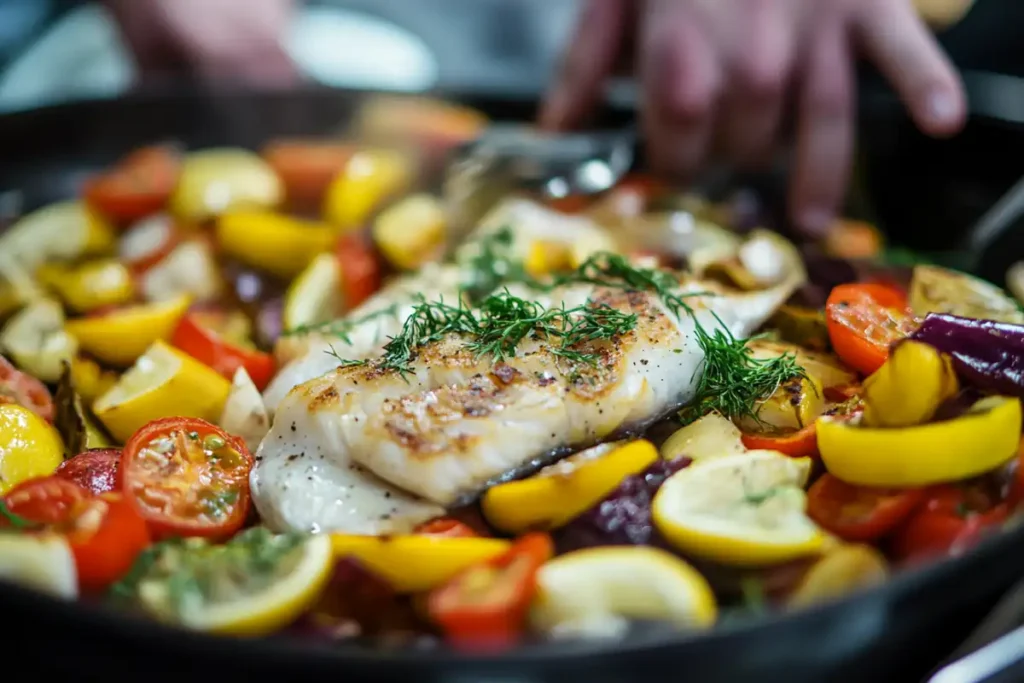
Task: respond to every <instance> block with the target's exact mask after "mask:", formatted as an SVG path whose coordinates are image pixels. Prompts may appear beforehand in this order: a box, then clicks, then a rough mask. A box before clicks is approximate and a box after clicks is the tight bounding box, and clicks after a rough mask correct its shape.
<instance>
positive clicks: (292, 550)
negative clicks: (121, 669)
mask: <svg viewBox="0 0 1024 683" xmlns="http://www.w3.org/2000/svg"><path fill="white" fill-rule="evenodd" d="M333 566H334V562H333V555H332V553H331V540H330V538H328V537H327V536H324V535H304V534H301V535H300V534H280V535H275V534H273V533H271V532H270V531H268V530H267V529H264V528H261V527H254V528H252V529H248V530H246V531H244V532H242V533H241V534H239V535H238V536H236V537H234V538H233V539H231V540H230V541H228V542H227V543H226V544H223V545H215V544H210V543H208V542H207V541H205V540H202V539H187V540H184V541H182V540H172V541H165V542H163V543H160V544H157V545H156V546H153V547H151V548H150V549H149V550H147V551H146V552H145V553H144V554H143V556H142V557H140V558H139V560H138V561H137V563H136V567H135V568H134V569H133V570H132V573H131V574H129V578H127V579H125V580H124V581H122V582H121V583H120V584H118V585H117V586H115V589H114V590H115V594H117V595H120V596H122V597H128V598H130V599H132V600H133V601H134V602H135V603H137V604H138V606H140V607H141V608H142V609H143V610H145V611H146V612H148V613H150V614H151V615H153V616H154V617H156V618H158V619H160V620H162V621H168V622H172V623H178V624H181V625H182V626H186V627H188V628H192V629H195V630H198V631H207V632H210V633H220V634H223V635H233V636H262V635H267V634H269V633H273V632H275V631H277V630H278V629H280V628H281V627H283V626H286V625H288V624H289V623H291V622H292V621H294V620H295V618H296V617H298V616H299V615H300V614H302V612H304V611H305V610H306V609H307V608H308V607H309V605H310V604H312V603H313V601H314V600H316V599H317V597H319V595H320V592H321V591H322V590H323V587H324V585H325V584H326V583H327V580H328V579H329V578H330V573H331V569H332V567H333Z"/></svg>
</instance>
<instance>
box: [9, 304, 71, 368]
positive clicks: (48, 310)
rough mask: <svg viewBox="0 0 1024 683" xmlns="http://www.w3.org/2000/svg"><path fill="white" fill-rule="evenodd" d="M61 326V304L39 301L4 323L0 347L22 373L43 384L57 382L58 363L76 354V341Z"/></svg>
mask: <svg viewBox="0 0 1024 683" xmlns="http://www.w3.org/2000/svg"><path fill="white" fill-rule="evenodd" d="M64 325H65V323H64V311H63V310H62V309H61V306H60V304H59V303H57V302H56V301H53V300H52V299H39V300H37V301H35V302H33V303H31V304H29V305H28V306H26V307H25V308H23V309H22V310H21V311H19V312H18V313H17V314H16V315H15V316H14V317H12V318H11V319H10V320H9V321H8V322H7V325H6V326H5V327H4V328H3V331H2V332H0V346H2V347H3V349H4V350H5V351H6V353H7V354H8V355H9V356H10V357H11V358H12V359H13V360H14V362H15V363H17V364H18V366H19V367H21V368H22V369H23V370H25V372H28V373H30V374H31V375H33V376H34V377H37V378H38V379H40V380H42V381H44V382H56V381H57V379H58V378H59V377H60V375H61V369H62V365H61V364H62V363H64V362H66V361H69V360H71V359H72V358H74V357H75V353H76V352H77V351H78V340H77V339H76V338H75V337H74V336H73V335H72V334H69V333H68V331H67V330H66V329H65V326H64Z"/></svg>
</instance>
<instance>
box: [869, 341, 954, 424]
mask: <svg viewBox="0 0 1024 683" xmlns="http://www.w3.org/2000/svg"><path fill="white" fill-rule="evenodd" d="M959 388H960V387H959V382H957V379H956V372H955V371H954V370H953V359H951V358H950V357H949V356H947V355H945V354H944V353H941V352H940V351H938V350H937V349H936V348H935V347H934V346H930V345H928V344H925V343H924V342H919V341H914V340H906V341H903V342H900V343H899V344H897V345H896V347H895V348H893V349H892V350H891V351H890V352H889V359H888V360H887V361H886V362H885V364H884V365H882V367H880V368H879V369H878V370H877V371H875V373H874V374H872V375H871V376H870V377H868V378H867V379H866V380H864V392H863V394H862V398H863V400H864V418H863V420H864V421H863V423H862V424H863V425H864V426H865V427H910V426H913V425H917V424H922V423H924V422H927V421H928V420H930V419H931V418H932V416H933V415H935V411H936V410H938V408H939V406H940V405H942V402H943V401H945V400H946V399H949V398H952V397H953V396H955V395H956V393H957V391H958V390H959Z"/></svg>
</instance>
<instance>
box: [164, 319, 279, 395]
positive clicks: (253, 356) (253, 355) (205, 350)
mask: <svg viewBox="0 0 1024 683" xmlns="http://www.w3.org/2000/svg"><path fill="white" fill-rule="evenodd" d="M208 319H209V315H208V314H204V313H198V312H194V313H189V314H188V315H186V316H185V317H184V318H182V319H181V322H180V323H178V327H177V329H175V331H174V335H173V336H172V337H171V344H172V345H174V346H176V347H177V348H179V349H181V350H182V351H184V352H185V353H187V354H188V355H190V356H192V357H193V358H195V359H196V360H198V361H200V362H202V363H204V364H205V365H208V366H210V367H211V368H213V369H214V370H216V371H217V372H219V373H220V374H222V375H224V376H225V377H227V378H228V379H231V378H233V377H234V376H235V372H236V371H237V370H238V368H245V371H246V372H248V373H249V377H250V378H252V382H253V384H255V385H256V388H257V389H259V390H260V391H263V389H265V388H266V386H267V384H269V383H270V379H271V378H272V377H273V375H274V358H273V356H271V355H270V354H269V353H264V352H263V351H260V350H258V349H256V348H246V347H245V346H242V345H241V344H236V343H232V342H230V341H228V340H227V339H225V338H224V337H222V336H221V335H219V334H218V333H217V331H216V330H215V329H213V327H212V326H211V325H209V324H207V322H206V321H207V320H208Z"/></svg>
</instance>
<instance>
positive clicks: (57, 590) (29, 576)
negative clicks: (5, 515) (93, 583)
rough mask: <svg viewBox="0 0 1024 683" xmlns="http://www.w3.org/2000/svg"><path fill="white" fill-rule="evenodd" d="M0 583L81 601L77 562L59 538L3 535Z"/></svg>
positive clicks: (56, 536)
mask: <svg viewBox="0 0 1024 683" xmlns="http://www.w3.org/2000/svg"><path fill="white" fill-rule="evenodd" d="M0 579H5V580H8V581H11V582H13V583H16V584H19V585H21V586H26V587H28V588H34V589H36V590H39V591H43V592H45V593H49V594H51V595H56V596H58V597H61V598H76V597H78V572H77V571H76V570H75V558H74V556H73V555H72V554H71V548H70V547H68V543H67V541H66V540H64V537H63V536H60V535H57V534H42V535H39V534H19V533H0Z"/></svg>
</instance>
